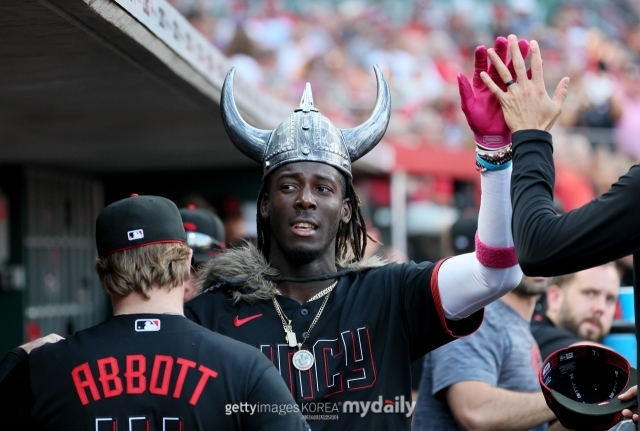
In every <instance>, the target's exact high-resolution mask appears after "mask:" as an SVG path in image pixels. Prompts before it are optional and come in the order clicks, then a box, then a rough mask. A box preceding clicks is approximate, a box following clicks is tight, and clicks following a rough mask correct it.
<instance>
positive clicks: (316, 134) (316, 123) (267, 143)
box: [220, 65, 391, 178]
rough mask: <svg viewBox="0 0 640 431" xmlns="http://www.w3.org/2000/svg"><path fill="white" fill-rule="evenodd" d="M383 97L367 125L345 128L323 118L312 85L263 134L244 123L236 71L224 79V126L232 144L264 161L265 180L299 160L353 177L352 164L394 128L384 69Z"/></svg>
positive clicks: (380, 92)
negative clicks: (297, 104)
mask: <svg viewBox="0 0 640 431" xmlns="http://www.w3.org/2000/svg"><path fill="white" fill-rule="evenodd" d="M373 68H374V70H375V72H376V80H377V82H378V95H377V99H376V104H375V106H374V107H373V112H372V113H371V116H370V117H369V119H368V120H367V121H365V122H364V123H363V124H361V125H359V126H357V127H354V128H352V129H339V128H337V127H335V126H334V125H333V123H331V121H329V119H328V118H326V117H325V116H323V115H322V114H320V112H319V111H318V109H317V108H316V107H315V106H314V104H313V95H312V94H311V85H310V84H309V83H307V85H306V86H305V89H304V93H303V94H302V100H301V101H300V107H299V108H298V109H296V110H295V111H293V114H291V116H290V117H289V118H288V119H286V120H285V121H283V122H282V123H281V124H280V125H279V126H278V127H277V128H276V129H275V130H261V129H257V128H255V127H253V126H251V125H249V124H248V123H247V122H246V121H244V120H243V119H242V117H241V116H240V113H239V112H238V108H237V107H236V103H235V101H234V98H233V76H234V73H235V69H234V68H232V69H231V70H230V71H229V73H227V77H226V78H225V80H224V84H223V86H222V95H221V96H220V105H221V108H222V123H223V124H224V127H225V129H226V131H227V134H228V135H229V138H231V142H233V144H234V145H235V146H236V147H238V149H239V150H240V151H242V153H243V154H244V155H246V156H247V157H250V158H251V159H253V160H255V161H257V162H259V163H262V165H263V177H264V176H267V174H269V173H271V172H272V171H274V170H275V169H276V168H278V167H280V166H282V165H285V164H287V163H293V162H320V163H325V164H327V165H330V166H333V167H334V168H336V169H338V170H339V171H341V172H342V173H344V174H345V175H347V177H348V178H351V163H352V162H355V161H356V160H358V159H359V158H360V157H362V156H364V155H365V154H367V153H368V152H369V151H371V150H372V149H373V147H375V146H376V145H377V144H378V142H380V139H382V136H383V135H384V132H385V131H386V130H387V125H388V124H389V117H390V115H391V99H390V96H389V85H388V84H387V80H386V79H385V77H384V75H383V74H382V72H381V71H380V68H379V67H378V66H377V65H376V66H374V67H373Z"/></svg>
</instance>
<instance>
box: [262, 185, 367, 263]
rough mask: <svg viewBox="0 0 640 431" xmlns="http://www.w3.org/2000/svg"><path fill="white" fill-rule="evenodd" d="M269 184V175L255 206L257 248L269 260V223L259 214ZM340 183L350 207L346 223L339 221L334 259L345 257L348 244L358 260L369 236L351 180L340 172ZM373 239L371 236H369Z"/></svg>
mask: <svg viewBox="0 0 640 431" xmlns="http://www.w3.org/2000/svg"><path fill="white" fill-rule="evenodd" d="M270 185H271V176H270V175H269V176H267V177H266V178H265V179H264V183H263V185H262V188H261V189H260V193H259V194H258V207H257V215H256V219H257V220H256V221H257V228H258V229H257V230H258V250H260V251H261V252H262V254H263V255H264V257H265V258H266V259H267V260H269V249H270V247H271V225H270V224H269V221H268V219H264V218H262V215H261V214H260V213H261V211H260V203H261V201H262V197H263V196H264V195H265V194H266V193H268V191H269V187H270ZM340 185H341V186H342V198H343V199H349V205H350V207H351V219H350V220H349V222H348V223H346V224H345V223H340V227H339V228H338V234H337V237H336V260H343V259H344V258H346V256H347V253H348V251H349V246H351V250H352V252H353V256H354V257H353V260H354V261H359V260H362V258H363V257H364V251H365V249H366V247H367V238H371V237H370V236H369V235H368V234H367V226H366V224H365V220H364V217H363V216H362V211H361V210H360V198H359V197H358V195H357V194H356V191H355V189H354V188H353V183H352V181H351V180H347V178H345V176H344V175H342V174H340ZM371 239H372V240H373V241H375V240H374V239H373V238H371Z"/></svg>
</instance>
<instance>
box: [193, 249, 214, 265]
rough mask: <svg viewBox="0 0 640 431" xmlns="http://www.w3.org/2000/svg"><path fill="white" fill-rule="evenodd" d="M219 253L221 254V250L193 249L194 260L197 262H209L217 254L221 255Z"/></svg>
mask: <svg viewBox="0 0 640 431" xmlns="http://www.w3.org/2000/svg"><path fill="white" fill-rule="evenodd" d="M219 254H220V250H208V251H203V250H197V249H194V250H193V261H194V262H195V263H196V264H200V263H204V262H209V261H210V260H213V259H215V258H216V256H217V255H219Z"/></svg>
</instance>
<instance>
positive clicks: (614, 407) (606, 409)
mask: <svg viewBox="0 0 640 431" xmlns="http://www.w3.org/2000/svg"><path fill="white" fill-rule="evenodd" d="M637 382H638V371H637V370H636V369H635V368H633V367H631V372H630V374H629V382H628V383H627V386H625V388H624V389H623V390H621V391H620V393H623V392H625V391H626V390H627V389H629V388H630V387H632V386H634V385H636V384H637ZM551 396H552V397H553V399H554V401H555V402H557V403H558V404H560V405H561V406H563V407H564V408H565V409H567V410H571V411H572V412H575V413H578V414H580V415H584V416H606V415H612V414H616V413H618V412H621V411H622V410H624V409H629V408H631V407H633V406H634V405H636V398H633V399H631V400H629V401H622V400H620V399H619V398H618V397H617V396H616V397H614V398H613V399H612V400H610V401H609V402H607V403H606V404H585V403H581V402H578V401H574V400H572V399H571V398H568V397H565V396H564V395H562V394H561V393H559V392H556V391H554V390H553V389H552V390H551Z"/></svg>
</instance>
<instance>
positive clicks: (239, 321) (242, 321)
mask: <svg viewBox="0 0 640 431" xmlns="http://www.w3.org/2000/svg"><path fill="white" fill-rule="evenodd" d="M258 317H262V314H254V315H253V316H249V317H245V318H243V319H238V316H236V317H235V319H233V326H236V327H237V326H242V325H244V324H245V323H247V322H249V321H251V320H253V319H257V318H258Z"/></svg>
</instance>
